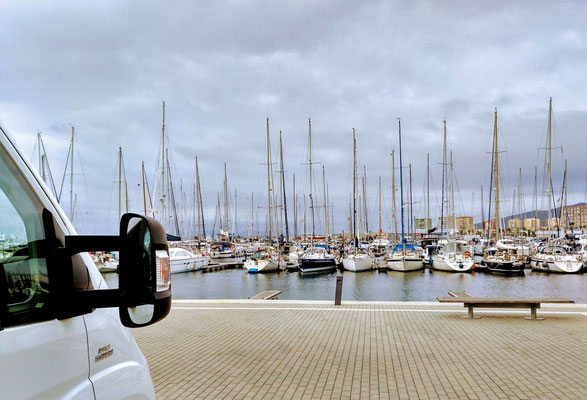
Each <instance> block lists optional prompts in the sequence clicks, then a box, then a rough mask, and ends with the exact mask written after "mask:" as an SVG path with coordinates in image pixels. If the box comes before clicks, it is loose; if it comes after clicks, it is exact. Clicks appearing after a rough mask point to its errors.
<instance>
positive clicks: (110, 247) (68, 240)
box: [65, 235, 122, 255]
mask: <svg viewBox="0 0 587 400" xmlns="http://www.w3.org/2000/svg"><path fill="white" fill-rule="evenodd" d="M121 244H122V240H121V239H120V236H108V235H104V236H92V235H72V236H66V237H65V248H66V249H67V251H68V252H69V253H70V254H71V255H74V254H77V253H83V252H84V251H120V250H121V247H122V246H121Z"/></svg>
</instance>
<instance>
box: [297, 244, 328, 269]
mask: <svg viewBox="0 0 587 400" xmlns="http://www.w3.org/2000/svg"><path fill="white" fill-rule="evenodd" d="M335 269H336V263H335V260H334V256H333V255H332V254H330V253H329V252H328V251H327V250H326V248H324V247H323V246H321V245H317V246H312V247H309V248H307V249H306V250H305V251H304V253H303V255H302V258H301V261H300V264H299V270H300V272H301V273H302V274H307V273H312V272H329V271H334V270H335Z"/></svg>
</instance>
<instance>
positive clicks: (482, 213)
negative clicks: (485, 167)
mask: <svg viewBox="0 0 587 400" xmlns="http://www.w3.org/2000/svg"><path fill="white" fill-rule="evenodd" d="M483 203H484V201H483V185H481V229H483V221H485V207H483Z"/></svg>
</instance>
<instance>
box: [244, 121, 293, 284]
mask: <svg viewBox="0 0 587 400" xmlns="http://www.w3.org/2000/svg"><path fill="white" fill-rule="evenodd" d="M280 139H281V136H280ZM281 164H282V166H283V161H281ZM281 169H282V170H283V168H281ZM272 193H273V194H275V191H274V184H273V162H272V159H271V138H270V136H269V118H267V212H268V218H269V220H268V222H269V224H268V225H269V232H268V233H269V241H270V242H271V241H272V240H273V239H274V238H273V234H275V239H276V240H275V241H276V243H277V245H279V241H278V240H277V212H276V208H275V207H276V204H275V196H272ZM273 223H275V227H276V229H275V230H273V226H274V225H273ZM285 268H286V261H285V258H284V257H282V255H281V254H280V252H279V250H275V249H273V247H271V246H264V247H262V248H259V249H257V250H256V251H255V253H254V254H253V257H251V258H249V259H248V260H247V261H245V269H246V270H247V271H248V272H250V273H254V272H272V271H279V270H282V269H285Z"/></svg>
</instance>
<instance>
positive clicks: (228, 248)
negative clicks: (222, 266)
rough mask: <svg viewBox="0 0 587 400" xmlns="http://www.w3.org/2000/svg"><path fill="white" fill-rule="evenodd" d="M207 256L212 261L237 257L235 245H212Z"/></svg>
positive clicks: (215, 243)
mask: <svg viewBox="0 0 587 400" xmlns="http://www.w3.org/2000/svg"><path fill="white" fill-rule="evenodd" d="M208 254H210V258H211V259H213V260H218V259H222V258H235V257H236V255H237V254H236V247H235V245H234V244H233V243H230V242H224V241H222V242H214V243H212V245H211V246H210V251H209V253H208Z"/></svg>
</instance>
